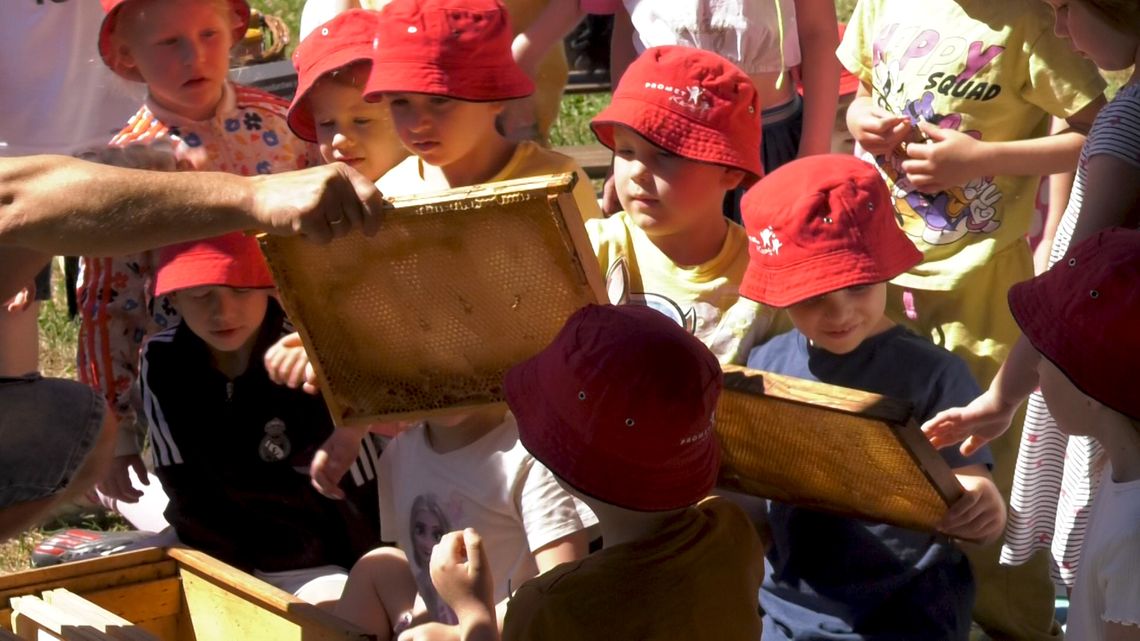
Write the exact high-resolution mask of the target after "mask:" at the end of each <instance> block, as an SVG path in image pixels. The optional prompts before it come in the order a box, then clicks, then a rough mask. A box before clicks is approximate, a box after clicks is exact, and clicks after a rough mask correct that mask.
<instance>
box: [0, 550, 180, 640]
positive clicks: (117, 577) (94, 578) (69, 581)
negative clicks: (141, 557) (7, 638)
mask: <svg viewBox="0 0 1140 641" xmlns="http://www.w3.org/2000/svg"><path fill="white" fill-rule="evenodd" d="M177 574H178V565H177V564H176V563H175V562H174V561H160V562H158V563H148V564H146V565H140V566H136V567H129V568H123V569H121V570H111V571H109V572H94V573H92V574H87V575H78V576H71V577H66V578H60V579H57V580H55V581H41V580H38V577H37V580H35V581H30V582H29V583H28V585H27V586H25V587H26V589H24V590H22V591H21V590H7V591H5V592H4V593H0V625H2V624H3V622H4V617H3V614H2V613H3V612H4V610H6V609H9V607H8V599H9V598H10V597H12V596H18V595H20V594H32V593H37V592H43V591H44V590H50V589H52V588H66V589H68V590H71V591H72V592H75V593H76V594H86V593H88V592H93V591H96V590H99V589H101V588H108V586H130V585H133V584H135V583H140V582H145V581H153V580H156V579H162V578H170V577H173V576H177Z"/></svg>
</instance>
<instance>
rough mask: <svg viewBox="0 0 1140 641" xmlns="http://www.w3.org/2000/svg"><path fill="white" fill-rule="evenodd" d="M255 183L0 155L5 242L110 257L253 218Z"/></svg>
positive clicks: (0, 241) (0, 235) (0, 236)
mask: <svg viewBox="0 0 1140 641" xmlns="http://www.w3.org/2000/svg"><path fill="white" fill-rule="evenodd" d="M252 189H253V188H252V184H251V183H249V182H248V181H247V180H245V179H242V178H241V177H238V176H233V175H229V174H220V173H162V172H148V171H140V170H133V169H122V168H118V167H109V166H105V165H96V164H93V163H88V162H84V161H81V160H75V159H73V158H68V157H63V156H31V157H27V158H10V159H0V245H15V246H20V247H22V248H25V249H28V250H35V251H38V252H41V253H44V254H74V255H88V256H91V255H95V256H109V255H118V254H124V253H129V252H133V251H140V250H143V249H147V248H152V247H159V246H162V245H166V244H170V243H173V242H178V241H180V240H186V239H187V238H189V237H204V236H211V235H217V234H222V233H226V232H229V231H234V230H237V229H241V228H242V227H244V226H246V225H248V224H249V223H250V222H251V221H250V217H249V216H248V215H243V214H244V213H245V212H247V211H249V209H250V204H251V202H252V200H253V191H252ZM191 230H192V231H191Z"/></svg>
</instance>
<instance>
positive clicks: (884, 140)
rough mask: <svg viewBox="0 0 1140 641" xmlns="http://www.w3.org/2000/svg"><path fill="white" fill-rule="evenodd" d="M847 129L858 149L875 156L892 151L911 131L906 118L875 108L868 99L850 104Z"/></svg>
mask: <svg viewBox="0 0 1140 641" xmlns="http://www.w3.org/2000/svg"><path fill="white" fill-rule="evenodd" d="M847 129H849V130H850V131H851V136H852V137H853V138H855V142H857V143H859V146H860V147H862V148H863V149H864V150H866V151H867V153H870V154H872V155H875V156H882V155H886V154H889V153H890V152H892V151H894V150H895V148H897V147H898V146H899V145H900V144H901V143H902V142H903V141H904V140H906V139H907V136H909V135H910V131H911V129H910V121H909V120H907V118H906V117H904V116H896V115H894V114H892V113H890V112H889V111H887V110H886V109H883V108H881V107H876V106H875V105H874V104H872V103H871V101H870V99H857V100H856V101H855V102H853V103H851V107H850V108H848V110H847Z"/></svg>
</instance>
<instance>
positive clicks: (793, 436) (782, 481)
mask: <svg viewBox="0 0 1140 641" xmlns="http://www.w3.org/2000/svg"><path fill="white" fill-rule="evenodd" d="M912 412H913V410H912V408H911V406H910V404H909V403H906V402H903V401H898V400H895V399H891V398H887V397H885V396H880V395H878V394H870V393H867V392H861V391H859V390H852V389H847V388H844V387H837V386H834V385H826V384H823V383H818V382H815V381H806V380H802V379H798V378H793V377H790V376H782V375H779V374H772V373H770V372H760V371H756V370H750V369H747V368H743V367H735V366H731V365H729V366H726V367H725V387H724V392H723V394H722V395H721V400H720V403H719V404H718V406H717V415H716V425H717V426H716V430H717V435H718V438H719V440H720V445H721V457H722V466H721V474H720V479H719V482H718V485H720V486H721V487H724V488H726V489H730V490H733V491H738V492H744V493H747V494H752V495H755V496H761V497H764V498H770V499H775V500H779V501H782V502H785V503H792V504H796V505H800V506H804V507H810V508H813V509H819V510H825V511H829V512H833V513H837V514H842V515H845V516H853V517H857V518H862V519H867V520H871V521H878V522H883V523H891V524H894V525H900V526H903V527H909V528H914V529H921V530H928V531H933V530H934V529H935V527H936V526H937V524H938V523H939V522H940V521H941V520H942V518H943V516H945V514H946V510H947V508H948V506H949V505H951V504H952V503H953V502H955V501H957V500H958V498H960V497H961V496H962V492H963V490H962V487H961V485H959V484H958V480H957V478H956V477H955V476H954V473H953V471H952V470H951V469H950V467H949V466H948V465H947V464H946V462H945V461H944V460H942V457H941V456H939V454H938V452H937V450H935V449H934V447H933V446H932V445H931V444H930V442H929V441H927V440H926V437H925V436H923V434H922V431H921V430H919V429H918V425H917V424H916V423H915V421H914V419H913V416H912Z"/></svg>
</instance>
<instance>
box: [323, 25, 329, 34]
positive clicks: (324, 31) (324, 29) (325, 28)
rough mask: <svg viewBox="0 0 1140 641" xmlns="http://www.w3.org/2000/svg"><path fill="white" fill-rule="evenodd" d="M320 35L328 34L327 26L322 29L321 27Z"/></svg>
mask: <svg viewBox="0 0 1140 641" xmlns="http://www.w3.org/2000/svg"><path fill="white" fill-rule="evenodd" d="M321 35H322V36H327V35H329V28H328V27H324V28H323V29H321Z"/></svg>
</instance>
